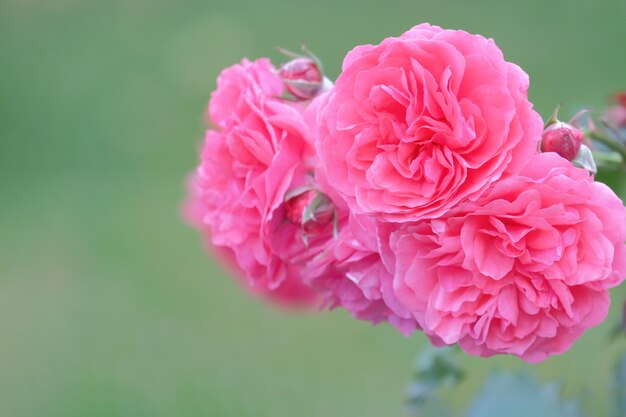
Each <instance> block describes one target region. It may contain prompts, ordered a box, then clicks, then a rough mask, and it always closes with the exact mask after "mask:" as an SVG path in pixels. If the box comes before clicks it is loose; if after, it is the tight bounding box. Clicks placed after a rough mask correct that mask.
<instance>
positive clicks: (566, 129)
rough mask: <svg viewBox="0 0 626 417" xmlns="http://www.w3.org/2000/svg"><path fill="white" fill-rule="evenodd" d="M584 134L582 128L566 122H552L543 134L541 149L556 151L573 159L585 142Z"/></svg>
mask: <svg viewBox="0 0 626 417" xmlns="http://www.w3.org/2000/svg"><path fill="white" fill-rule="evenodd" d="M583 137H584V134H583V132H582V131H581V130H580V129H577V128H575V127H574V126H572V125H570V124H568V123H564V122H556V123H552V124H551V125H549V126H548V127H546V129H545V130H544V131H543V134H542V135H541V151H542V152H556V153H558V154H559V155H561V156H562V157H563V158H565V159H567V160H569V161H571V160H573V159H574V158H576V155H577V154H578V151H579V150H580V146H581V145H582V143H583Z"/></svg>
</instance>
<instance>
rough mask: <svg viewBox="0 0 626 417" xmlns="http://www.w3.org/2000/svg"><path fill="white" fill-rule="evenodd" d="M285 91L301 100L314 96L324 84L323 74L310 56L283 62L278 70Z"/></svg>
mask: <svg viewBox="0 0 626 417" xmlns="http://www.w3.org/2000/svg"><path fill="white" fill-rule="evenodd" d="M278 74H279V75H280V77H281V78H282V79H283V80H284V81H285V86H286V87H287V91H289V92H290V93H291V94H293V95H294V96H295V97H297V98H299V99H301V100H309V99H311V98H313V97H315V96H316V95H317V94H318V93H319V92H320V90H321V89H322V86H323V85H324V75H323V74H322V71H321V70H320V68H319V65H318V64H317V62H315V61H314V60H313V59H311V58H306V57H303V58H296V59H292V60H291V61H289V62H287V63H286V64H283V65H282V66H281V67H280V70H279V71H278Z"/></svg>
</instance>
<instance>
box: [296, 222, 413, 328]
mask: <svg viewBox="0 0 626 417" xmlns="http://www.w3.org/2000/svg"><path fill="white" fill-rule="evenodd" d="M345 214H346V215H345V216H343V217H342V219H341V220H340V222H339V232H338V236H337V237H336V238H334V239H328V240H327V241H326V244H325V245H324V246H323V248H322V249H321V250H320V251H319V253H318V254H317V255H316V256H315V257H314V258H313V259H312V260H311V261H310V262H309V263H308V264H307V267H306V268H305V270H304V273H303V276H304V280H305V282H306V283H307V284H309V285H310V286H311V287H312V288H314V289H316V290H317V291H318V292H319V293H320V295H321V296H322V297H323V299H324V302H325V305H326V306H328V307H329V308H331V309H332V308H335V307H342V308H344V309H346V310H348V311H349V312H350V313H351V314H352V316H353V317H355V318H357V319H361V320H368V321H371V322H372V323H374V324H377V323H380V322H389V323H390V324H392V325H393V326H395V327H396V328H397V329H398V330H400V332H402V333H403V334H405V335H406V336H409V335H410V334H411V333H412V332H413V331H414V330H415V329H416V322H415V320H414V319H413V317H412V316H411V314H410V312H409V310H407V309H406V308H405V307H404V306H402V305H401V304H400V302H399V301H398V299H397V298H396V296H395V293H394V292H393V286H392V285H393V276H392V275H391V273H390V272H389V270H388V269H387V268H386V266H385V265H384V264H383V262H382V260H381V257H380V254H379V250H378V244H377V241H376V233H375V228H376V225H375V224H374V223H373V222H372V221H371V219H368V218H365V217H363V218H360V219H356V218H354V217H352V218H349V217H348V216H347V213H345Z"/></svg>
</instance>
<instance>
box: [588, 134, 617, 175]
mask: <svg viewBox="0 0 626 417" xmlns="http://www.w3.org/2000/svg"><path fill="white" fill-rule="evenodd" d="M587 136H588V137H589V139H592V140H595V141H597V142H600V143H601V144H603V145H604V146H606V147H607V148H609V149H610V150H612V151H615V152H617V153H618V154H619V155H620V156H621V163H620V167H621V169H623V170H626V148H625V147H624V145H622V144H621V143H619V142H618V141H616V140H615V139H612V138H610V137H609V136H606V135H605V134H604V133H602V132H599V131H597V130H592V131H589V132H587ZM594 154H595V153H594ZM594 156H595V155H594Z"/></svg>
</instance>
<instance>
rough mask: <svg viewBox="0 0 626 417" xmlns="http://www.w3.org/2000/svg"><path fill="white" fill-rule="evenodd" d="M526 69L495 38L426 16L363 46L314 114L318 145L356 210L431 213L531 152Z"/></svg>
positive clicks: (535, 130)
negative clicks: (425, 20)
mask: <svg viewBox="0 0 626 417" xmlns="http://www.w3.org/2000/svg"><path fill="white" fill-rule="evenodd" d="M527 89H528V77H527V75H526V74H525V73H524V72H523V71H522V70H521V69H520V68H519V67H518V66H516V65H514V64H511V63H508V62H506V61H505V60H504V58H503V56H502V53H501V51H500V50H499V49H498V47H497V46H496V45H495V44H494V42H493V41H492V40H487V39H485V38H483V37H481V36H478V35H471V34H469V33H466V32H463V31H455V30H443V29H441V28H439V27H436V26H430V25H427V24H424V25H420V26H417V27H415V28H413V29H412V30H410V31H409V32H407V33H405V34H404V35H403V36H402V37H400V38H388V39H385V40H384V41H383V42H382V43H381V44H379V45H376V46H372V45H366V46H359V47H357V48H355V49H353V50H352V51H351V52H350V53H348V55H347V56H346V58H345V60H344V63H343V72H342V74H341V75H340V76H339V78H338V80H337V82H336V84H335V87H334V88H333V89H332V90H331V92H330V93H329V94H328V96H327V99H326V101H325V103H324V104H323V108H322V110H321V114H320V127H319V132H320V137H319V138H318V143H317V147H318V151H319V154H320V157H321V159H322V165H323V167H324V169H325V170H326V171H327V176H328V179H329V181H330V183H331V184H332V185H333V187H335V188H336V189H337V191H338V192H339V193H340V194H341V195H342V197H343V198H344V199H345V200H346V201H347V203H348V205H349V207H350V209H351V210H352V211H353V212H354V213H357V214H371V215H375V216H376V217H377V218H380V219H383V220H387V221H394V222H404V221H409V220H420V219H426V218H436V217H439V216H441V215H443V214H444V213H445V212H446V211H448V210H449V209H451V208H453V207H454V206H456V205H457V204H458V203H460V202H462V201H463V200H465V199H468V198H469V199H476V198H477V197H478V196H479V195H480V194H481V193H482V192H483V191H484V190H486V189H487V188H488V187H489V185H490V184H491V183H493V182H494V181H495V180H497V179H499V178H500V177H503V176H504V175H508V174H513V173H516V172H518V171H519V169H521V167H522V166H523V164H524V162H525V161H526V160H527V159H528V158H529V157H530V156H532V155H533V154H535V153H536V152H537V145H538V143H537V142H538V139H539V138H540V136H541V132H542V128H543V123H542V121H541V118H540V117H539V115H538V114H537V113H536V112H534V111H533V110H532V105H531V104H530V103H529V101H528V97H527Z"/></svg>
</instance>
